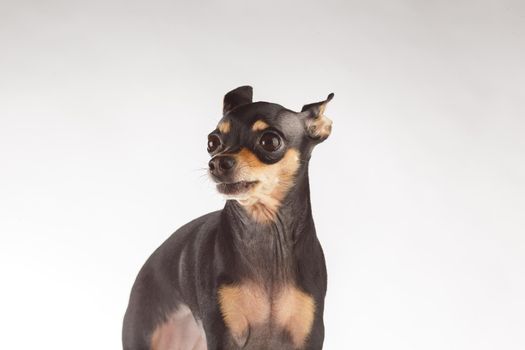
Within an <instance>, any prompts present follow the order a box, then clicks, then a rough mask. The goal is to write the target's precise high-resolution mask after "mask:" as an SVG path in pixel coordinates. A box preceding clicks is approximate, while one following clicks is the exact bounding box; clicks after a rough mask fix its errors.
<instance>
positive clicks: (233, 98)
mask: <svg viewBox="0 0 525 350" xmlns="http://www.w3.org/2000/svg"><path fill="white" fill-rule="evenodd" d="M252 99H253V89H252V87H251V86H248V85H245V86H239V87H238V88H237V89H234V90H232V91H230V92H228V93H227V94H226V95H224V103H223V106H222V114H223V115H226V114H227V113H228V112H229V111H231V110H232V109H234V108H235V107H238V106H242V105H245V104H248V103H252Z"/></svg>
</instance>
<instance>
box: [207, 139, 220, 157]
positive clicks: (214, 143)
mask: <svg viewBox="0 0 525 350" xmlns="http://www.w3.org/2000/svg"><path fill="white" fill-rule="evenodd" d="M220 145H221V139H220V138H219V136H217V135H209V136H208V153H213V152H215V151H216V150H217V148H219V146H220Z"/></svg>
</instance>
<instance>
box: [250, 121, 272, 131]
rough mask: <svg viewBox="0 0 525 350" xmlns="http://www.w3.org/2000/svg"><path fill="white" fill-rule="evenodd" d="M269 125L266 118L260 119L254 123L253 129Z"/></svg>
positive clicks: (264, 127)
mask: <svg viewBox="0 0 525 350" xmlns="http://www.w3.org/2000/svg"><path fill="white" fill-rule="evenodd" d="M268 127H269V125H268V124H267V123H266V122H265V121H264V120H258V121H256V122H255V123H253V125H252V130H253V131H261V130H264V129H266V128H268Z"/></svg>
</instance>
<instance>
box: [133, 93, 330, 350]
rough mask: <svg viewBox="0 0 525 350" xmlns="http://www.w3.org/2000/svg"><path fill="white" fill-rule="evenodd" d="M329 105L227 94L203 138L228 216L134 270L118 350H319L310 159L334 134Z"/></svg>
mask: <svg viewBox="0 0 525 350" xmlns="http://www.w3.org/2000/svg"><path fill="white" fill-rule="evenodd" d="M332 97H333V94H330V95H329V96H328V98H327V99H326V100H325V101H322V102H318V103H312V104H308V105H305V106H304V107H303V109H302V110H301V112H298V113H297V112H293V111H291V110H289V109H286V108H284V107H282V106H280V105H278V104H275V103H268V102H252V88H251V87H249V86H242V87H239V88H237V89H235V90H232V91H230V92H228V93H227V94H226V96H225V97H224V107H223V118H222V119H221V121H220V122H219V124H218V126H217V128H216V129H215V130H214V131H212V132H211V133H210V134H209V135H208V152H209V154H210V156H211V160H210V162H209V164H208V165H209V174H210V176H211V178H212V179H213V181H215V182H216V183H217V189H218V191H219V192H220V193H222V194H224V195H225V196H226V198H227V201H226V204H225V206H224V209H222V210H220V211H216V212H213V213H210V214H207V215H204V216H202V217H200V218H198V219H196V220H194V221H192V222H190V223H189V224H186V225H185V226H183V227H182V228H180V229H179V230H178V231H177V232H175V233H174V234H173V235H172V236H171V237H170V238H168V240H167V241H166V242H164V243H163V244H162V245H161V246H160V247H159V248H158V249H157V250H156V251H155V252H154V253H153V255H152V256H151V257H150V258H149V259H148V261H147V262H146V264H145V265H144V267H143V268H142V269H141V271H140V273H139V275H138V277H137V279H136V281H135V284H134V286H133V289H132V291H131V297H130V301H129V306H128V309H127V311H126V315H125V317H124V327H123V344H124V349H126V350H139V349H140V350H146V349H148V350H149V349H151V350H168V349H169V350H204V349H207V350H219V349H272V350H274V349H275V350H280V349H283V350H286V349H290V350H292V349H321V348H322V346H323V340H324V324H323V309H324V298H325V293H326V266H325V259H324V256H323V251H322V249H321V245H320V243H319V240H318V239H317V236H316V232H315V226H314V221H313V219H312V212H311V205H310V190H309V183H308V162H309V160H310V155H311V153H312V150H313V148H314V147H315V146H316V145H317V144H319V143H320V142H322V141H324V140H325V139H326V138H327V137H328V136H329V135H330V132H331V129H332V122H331V121H330V119H328V118H327V117H325V116H324V110H325V107H326V105H327V103H328V102H329V101H330V100H331V99H332Z"/></svg>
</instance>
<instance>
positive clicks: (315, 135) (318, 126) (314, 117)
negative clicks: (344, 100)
mask: <svg viewBox="0 0 525 350" xmlns="http://www.w3.org/2000/svg"><path fill="white" fill-rule="evenodd" d="M332 98H334V94H333V93H331V94H330V95H328V97H327V98H326V100H324V101H321V102H316V103H310V104H308V105H304V106H303V109H301V113H300V114H301V115H302V116H303V118H304V125H305V130H306V134H307V135H308V137H310V138H312V139H313V140H314V141H316V142H322V141H324V140H326V139H327V138H328V136H330V133H331V132H332V121H331V120H330V119H328V118H327V117H326V116H325V115H324V111H325V109H326V106H327V104H328V102H330V100H332Z"/></svg>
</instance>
